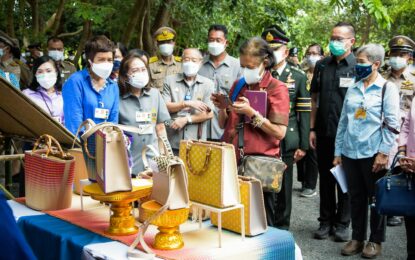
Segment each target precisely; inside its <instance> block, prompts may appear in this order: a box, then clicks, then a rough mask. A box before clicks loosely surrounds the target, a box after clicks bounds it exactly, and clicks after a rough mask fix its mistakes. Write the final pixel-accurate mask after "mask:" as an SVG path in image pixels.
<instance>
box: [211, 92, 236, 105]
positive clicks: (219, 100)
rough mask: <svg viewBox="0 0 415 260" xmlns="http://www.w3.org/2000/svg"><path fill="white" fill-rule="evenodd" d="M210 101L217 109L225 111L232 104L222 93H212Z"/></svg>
mask: <svg viewBox="0 0 415 260" xmlns="http://www.w3.org/2000/svg"><path fill="white" fill-rule="evenodd" d="M211 100H212V101H213V103H214V104H215V106H217V107H218V108H219V109H226V108H228V106H229V105H231V104H232V101H231V99H230V98H229V96H228V95H226V94H222V93H212V97H211Z"/></svg>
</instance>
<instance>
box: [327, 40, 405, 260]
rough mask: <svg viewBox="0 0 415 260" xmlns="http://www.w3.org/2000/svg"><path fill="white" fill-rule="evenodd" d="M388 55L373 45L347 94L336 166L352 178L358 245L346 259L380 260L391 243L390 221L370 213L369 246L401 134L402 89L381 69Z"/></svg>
mask: <svg viewBox="0 0 415 260" xmlns="http://www.w3.org/2000/svg"><path fill="white" fill-rule="evenodd" d="M384 53H385V50H384V48H383V47H382V46H381V45H377V44H368V45H365V46H362V47H361V48H359V49H358V50H357V52H356V57H357V59H356V60H357V64H356V75H357V78H356V83H355V84H354V85H353V86H352V87H350V88H349V89H348V91H347V94H346V97H345V100H344V104H343V110H342V113H341V116H340V120H339V125H338V128H337V135H336V142H335V154H334V155H335V158H334V161H333V164H334V165H340V164H341V165H342V166H343V169H344V171H345V173H346V178H347V186H348V192H349V196H350V204H351V220H352V230H353V231H352V240H351V241H349V242H348V243H346V245H345V246H344V247H343V249H342V251H341V253H342V254H343V255H355V254H358V253H362V256H363V257H365V258H376V257H377V256H378V255H380V253H381V251H382V247H381V243H382V242H384V241H385V229H386V220H385V218H384V217H383V216H380V215H379V214H378V213H377V212H376V210H375V209H374V208H371V209H370V231H371V232H370V237H369V240H368V243H366V246H365V245H364V241H365V240H366V236H367V234H366V233H367V220H368V205H369V204H371V199H372V198H373V196H374V193H375V191H374V188H375V182H376V180H377V179H379V178H381V177H382V176H383V175H384V174H385V168H386V166H387V163H388V154H389V150H390V149H391V147H392V145H393V143H394V141H395V140H396V137H397V134H398V133H399V132H398V129H399V125H400V124H399V92H398V88H397V87H396V86H395V85H394V84H393V83H390V82H387V81H386V80H385V79H384V78H383V77H382V76H381V75H380V74H379V73H378V69H379V68H380V66H381V65H382V63H383V59H384Z"/></svg>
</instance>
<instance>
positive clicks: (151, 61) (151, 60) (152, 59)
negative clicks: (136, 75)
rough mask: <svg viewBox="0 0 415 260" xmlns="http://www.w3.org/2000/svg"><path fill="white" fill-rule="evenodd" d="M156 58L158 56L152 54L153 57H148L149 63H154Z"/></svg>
mask: <svg viewBox="0 0 415 260" xmlns="http://www.w3.org/2000/svg"><path fill="white" fill-rule="evenodd" d="M158 60H159V57H157V56H153V57H151V58H150V63H154V62H156V61H158Z"/></svg>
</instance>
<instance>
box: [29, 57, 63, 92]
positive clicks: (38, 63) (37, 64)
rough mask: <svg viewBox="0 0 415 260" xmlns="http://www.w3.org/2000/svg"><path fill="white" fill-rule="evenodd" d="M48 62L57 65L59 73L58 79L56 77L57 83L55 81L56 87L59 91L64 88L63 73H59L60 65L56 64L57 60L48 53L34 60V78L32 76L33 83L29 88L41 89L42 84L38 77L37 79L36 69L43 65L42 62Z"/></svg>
mask: <svg viewBox="0 0 415 260" xmlns="http://www.w3.org/2000/svg"><path fill="white" fill-rule="evenodd" d="M46 62H51V63H52V64H53V66H54V67H55V70H56V75H57V79H56V83H55V89H56V90H57V91H61V90H62V79H61V74H60V73H59V70H58V67H57V66H56V63H55V61H54V60H53V59H52V58H51V57H49V56H47V55H44V56H42V57H39V58H37V59H35V60H34V61H33V68H32V74H33V78H32V83H31V84H30V86H29V88H30V89H31V90H33V91H38V90H39V87H40V84H39V82H37V79H36V71H37V69H39V67H40V66H42V64H44V63H46Z"/></svg>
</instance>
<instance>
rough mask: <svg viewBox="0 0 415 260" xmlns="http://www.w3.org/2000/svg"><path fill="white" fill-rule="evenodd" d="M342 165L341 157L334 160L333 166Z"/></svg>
mask: <svg viewBox="0 0 415 260" xmlns="http://www.w3.org/2000/svg"><path fill="white" fill-rule="evenodd" d="M341 164H342V157H341V156H335V157H334V160H333V165H334V166H337V165H341Z"/></svg>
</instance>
